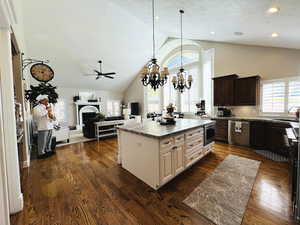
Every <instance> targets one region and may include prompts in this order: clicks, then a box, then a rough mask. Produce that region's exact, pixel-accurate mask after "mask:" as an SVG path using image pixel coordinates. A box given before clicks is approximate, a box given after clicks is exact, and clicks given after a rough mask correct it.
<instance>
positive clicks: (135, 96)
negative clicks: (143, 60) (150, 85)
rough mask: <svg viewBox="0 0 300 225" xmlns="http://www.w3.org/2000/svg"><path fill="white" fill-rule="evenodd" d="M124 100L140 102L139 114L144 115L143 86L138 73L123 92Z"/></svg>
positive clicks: (126, 101)
mask: <svg viewBox="0 0 300 225" xmlns="http://www.w3.org/2000/svg"><path fill="white" fill-rule="evenodd" d="M124 102H125V103H126V104H128V103H130V102H138V103H139V104H140V106H139V108H140V114H141V115H144V86H143V85H142V82H141V77H140V76H139V75H138V76H137V77H136V78H135V79H134V80H133V82H132V83H131V84H130V85H129V87H128V88H127V90H126V91H125V92H124Z"/></svg>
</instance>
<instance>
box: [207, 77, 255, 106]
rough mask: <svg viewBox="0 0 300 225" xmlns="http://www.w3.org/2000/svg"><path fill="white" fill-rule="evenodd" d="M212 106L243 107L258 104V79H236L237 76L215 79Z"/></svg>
mask: <svg viewBox="0 0 300 225" xmlns="http://www.w3.org/2000/svg"><path fill="white" fill-rule="evenodd" d="M213 80H214V106H245V105H257V104H258V103H259V90H260V86H259V85H260V84H259V82H260V77H259V76H252V77H245V78H238V75H235V74H233V75H228V76H224V77H216V78H213Z"/></svg>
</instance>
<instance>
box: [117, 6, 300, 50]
mask: <svg viewBox="0 0 300 225" xmlns="http://www.w3.org/2000/svg"><path fill="white" fill-rule="evenodd" d="M112 1H113V2H115V3H118V4H119V5H120V6H122V7H123V8H124V9H125V8H126V9H127V10H128V11H130V12H131V14H133V15H135V16H136V17H137V18H139V19H140V20H142V21H144V22H145V23H151V17H149V16H148V15H149V13H151V7H150V6H151V0H112ZM155 3H156V9H157V13H156V14H157V16H158V19H157V23H158V24H157V26H158V27H159V29H160V31H162V32H165V33H166V34H167V35H168V36H170V37H179V34H180V30H179V28H180V27H179V12H178V10H179V9H184V10H185V14H184V18H183V22H184V27H183V28H184V37H185V38H187V39H196V40H210V41H221V42H230V43H241V44H249V45H262V46H273V47H284V48H298V49H300V29H299V27H300V19H299V15H300V1H299V0H176V1H174V0H155ZM273 6H276V7H279V12H278V13H274V14H271V13H269V12H268V9H270V8H271V7H273ZM211 32H214V34H213V35H212V34H211ZM235 32H242V33H243V35H241V36H239V35H235V34H234V33H235ZM274 32H276V33H278V34H279V37H277V38H272V37H271V34H272V33H274Z"/></svg>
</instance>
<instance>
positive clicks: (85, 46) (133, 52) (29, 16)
mask: <svg viewBox="0 0 300 225" xmlns="http://www.w3.org/2000/svg"><path fill="white" fill-rule="evenodd" d="M23 7H24V30H25V39H26V47H27V52H26V57H33V58H37V59H49V60H50V65H51V66H52V67H53V69H54V70H55V79H54V80H53V82H54V83H55V84H56V85H58V86H63V87H75V88H82V89H96V90H110V91H118V92H122V91H124V90H125V89H126V88H127V87H128V85H129V84H130V82H131V81H132V80H133V79H134V77H135V76H136V75H137V73H138V72H139V71H140V69H141V68H142V66H143V65H144V64H145V63H146V62H147V60H149V59H150V58H151V55H152V31H151V28H152V27H151V25H149V24H145V23H144V22H143V21H141V20H139V19H138V18H136V17H135V16H133V15H131V14H130V13H129V12H128V11H126V10H124V9H123V8H121V7H120V6H118V5H116V4H114V3H113V2H112V1H108V0H84V1H82V0H63V1H61V0H51V1H36V0H26V2H24V4H23ZM149 16H151V14H150V15H149ZM165 39H166V36H165V35H163V34H158V35H157V40H158V41H157V42H158V43H163V42H164V41H165ZM99 59H101V60H102V61H103V71H104V72H112V71H114V72H116V73H117V75H116V79H114V80H111V79H107V78H101V79H99V80H97V81H96V80H95V78H94V77H86V76H83V75H84V74H86V73H91V72H93V70H94V69H98V67H99V64H98V63H97V61H98V60H99Z"/></svg>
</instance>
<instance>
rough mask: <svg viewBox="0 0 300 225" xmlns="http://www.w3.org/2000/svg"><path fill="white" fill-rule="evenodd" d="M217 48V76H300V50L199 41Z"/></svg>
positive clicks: (208, 46)
mask: <svg viewBox="0 0 300 225" xmlns="http://www.w3.org/2000/svg"><path fill="white" fill-rule="evenodd" d="M198 43H199V44H200V45H201V47H203V48H204V49H209V48H214V49H215V76H223V75H228V74H238V75H241V77H242V76H251V75H260V76H261V77H262V79H264V80H269V79H276V78H283V77H290V76H300V50H296V49H285V48H273V47H260V46H249V45H238V44H228V43H218V42H207V41H199V42H198Z"/></svg>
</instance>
